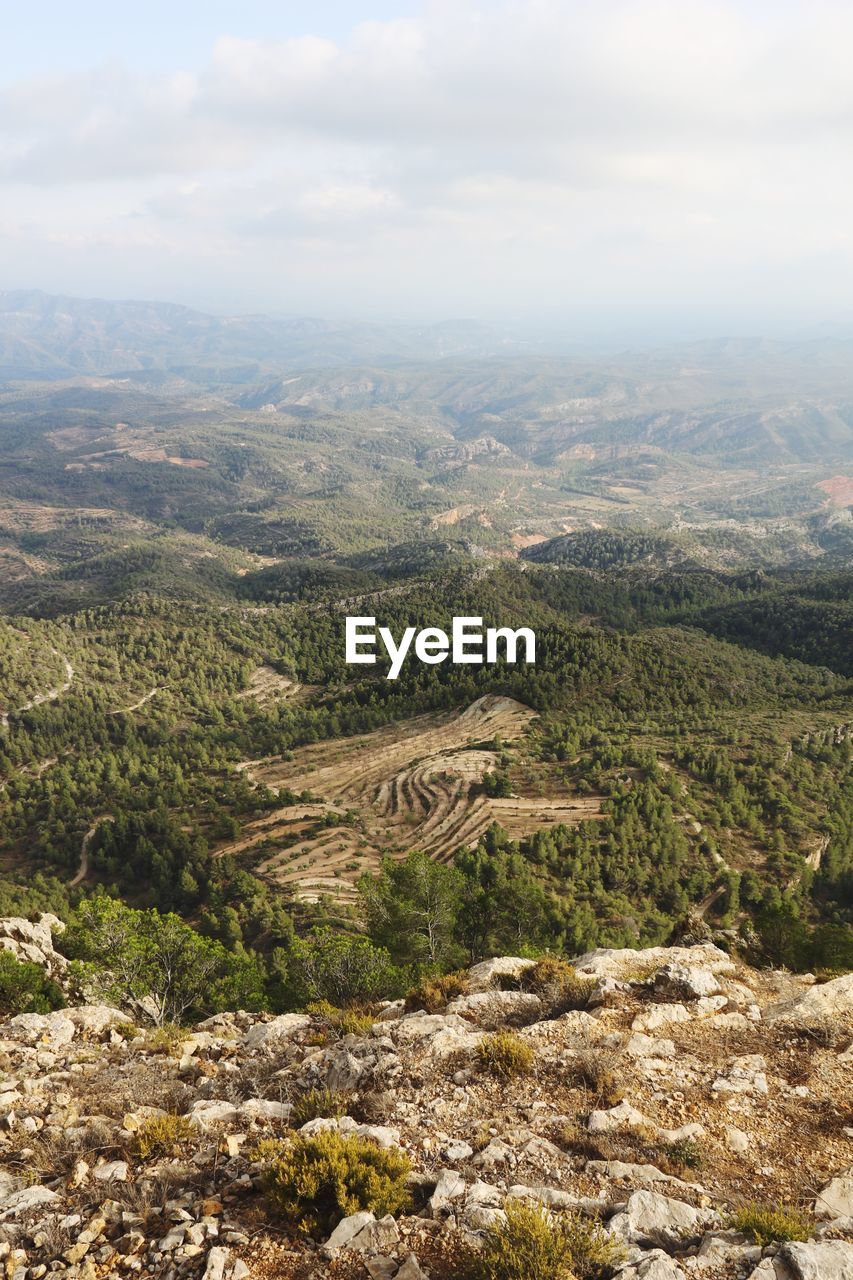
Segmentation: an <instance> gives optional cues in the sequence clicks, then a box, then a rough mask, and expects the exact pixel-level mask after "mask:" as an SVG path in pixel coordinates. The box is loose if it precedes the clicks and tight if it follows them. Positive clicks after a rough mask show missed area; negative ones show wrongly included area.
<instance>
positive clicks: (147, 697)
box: [110, 684, 163, 716]
mask: <svg viewBox="0 0 853 1280" xmlns="http://www.w3.org/2000/svg"><path fill="white" fill-rule="evenodd" d="M162 687H163V686H162V685H160V684H155V686H154V688H153V689H149V690H148V692H147V693H144V694H143V695H142V697H141V698H140V699H139V701H138V702H132V703H131V705H130V706H129V707H116V708H115V709H114V710H113V711H111V712H110V715H113V716H121V715H124V714H125V713H126V712H128V711H138V710H139V708H140V707H144V706H145V704H146V702H150V701H151V699H152V698H153V697H154V695H155V694H156V693H159V692H160V690H161V689H162Z"/></svg>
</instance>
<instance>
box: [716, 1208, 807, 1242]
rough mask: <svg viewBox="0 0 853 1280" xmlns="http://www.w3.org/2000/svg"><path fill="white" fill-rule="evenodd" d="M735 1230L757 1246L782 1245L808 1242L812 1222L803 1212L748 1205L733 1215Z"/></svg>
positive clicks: (792, 1209)
mask: <svg viewBox="0 0 853 1280" xmlns="http://www.w3.org/2000/svg"><path fill="white" fill-rule="evenodd" d="M732 1226H733V1227H734V1228H735V1230H736V1231H742V1232H743V1233H744V1235H747V1236H749V1237H750V1239H751V1240H754V1241H755V1243H756V1244H760V1245H761V1246H762V1248H763V1247H764V1245H767V1244H777V1243H778V1244H784V1243H785V1242H786V1241H787V1240H808V1239H809V1237H810V1236H811V1235H812V1234H813V1233H814V1226H815V1224H814V1222H813V1220H812V1219H811V1218H810V1217H809V1216H808V1214H806V1213H802V1212H801V1211H800V1210H799V1209H794V1208H791V1207H788V1206H785V1205H782V1204H777V1205H769V1204H755V1203H753V1204H747V1205H744V1207H743V1208H742V1209H738V1210H737V1211H736V1212H735V1213H734V1214H733V1215H732Z"/></svg>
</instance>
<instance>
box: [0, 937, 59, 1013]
mask: <svg viewBox="0 0 853 1280" xmlns="http://www.w3.org/2000/svg"><path fill="white" fill-rule="evenodd" d="M64 1004H65V999H64V997H63V995H62V990H61V988H60V987H58V986H57V984H56V983H55V982H53V981H51V979H50V978H48V976H47V974H46V973H45V972H44V970H43V969H42V968H40V967H39V965H37V964H31V963H30V962H29V961H28V960H18V958H17V957H16V956H13V955H12V953H11V951H5V950H2V949H0V1015H2V1016H4V1017H14V1015H15V1014H18V1013H50V1011H51V1010H52V1009H61V1008H62V1006H63V1005H64Z"/></svg>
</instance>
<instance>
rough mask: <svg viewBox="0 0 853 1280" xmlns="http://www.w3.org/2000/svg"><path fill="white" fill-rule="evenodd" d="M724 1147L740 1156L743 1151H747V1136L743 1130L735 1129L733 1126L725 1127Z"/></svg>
mask: <svg viewBox="0 0 853 1280" xmlns="http://www.w3.org/2000/svg"><path fill="white" fill-rule="evenodd" d="M726 1145H727V1146H728V1148H729V1150H730V1151H736V1152H737V1153H738V1154H739V1155H742V1154H743V1152H744V1151H748V1150H749V1134H748V1133H744V1131H743V1129H736V1128H735V1126H734V1125H732V1124H728V1125H726Z"/></svg>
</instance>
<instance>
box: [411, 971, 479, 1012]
mask: <svg viewBox="0 0 853 1280" xmlns="http://www.w3.org/2000/svg"><path fill="white" fill-rule="evenodd" d="M467 990H468V974H467V973H466V972H465V970H464V969H461V970H460V971H459V972H458V973H445V974H443V975H442V976H440V977H426V978H422V979H421V981H420V982H419V983H418V985H417V986H416V987H414V988H413V989H412V990H411V991H410V992H409V994H408V995H407V996H406V1013H414V1012H415V1010H417V1009H423V1010H424V1012H425V1013H440V1012H441V1010H442V1009H443V1008H444V1007H445V1006H446V1005H447V1004H449V1003H450V1001H451V1000H455V999H456V998H457V996H464V995H465V993H466V992H467Z"/></svg>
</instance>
